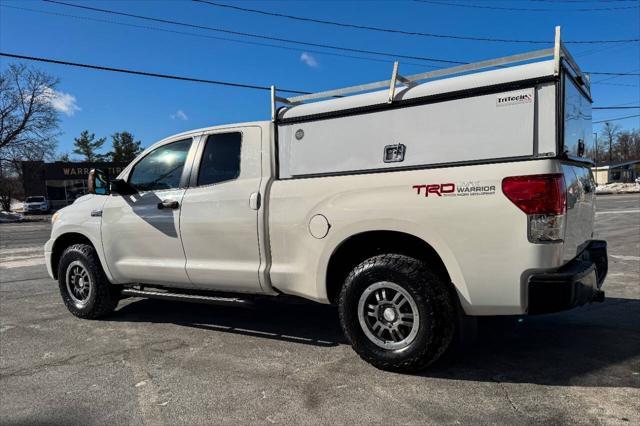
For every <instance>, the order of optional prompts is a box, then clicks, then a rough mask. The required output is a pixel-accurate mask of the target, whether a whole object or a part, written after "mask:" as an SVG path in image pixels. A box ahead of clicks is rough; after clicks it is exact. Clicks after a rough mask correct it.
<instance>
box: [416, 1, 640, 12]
mask: <svg viewBox="0 0 640 426" xmlns="http://www.w3.org/2000/svg"><path fill="white" fill-rule="evenodd" d="M414 1H416V2H418V3H428V4H434V5H438V6H456V7H467V8H473V9H490V10H507V11H519V12H597V11H611V10H625V9H637V8H638V7H640V6H613V7H611V6H608V7H589V8H578V9H553V8H541V7H539V8H533V7H528V8H522V7H504V6H486V5H484V6H481V5H478V4H466V3H451V2H444V1H434V0H414Z"/></svg>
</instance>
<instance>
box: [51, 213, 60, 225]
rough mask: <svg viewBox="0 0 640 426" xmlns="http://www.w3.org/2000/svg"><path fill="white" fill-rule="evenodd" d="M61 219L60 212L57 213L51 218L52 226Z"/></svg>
mask: <svg viewBox="0 0 640 426" xmlns="http://www.w3.org/2000/svg"><path fill="white" fill-rule="evenodd" d="M59 218H60V212H55V213H54V214H53V216H51V224H54V223H56V220H58V219H59Z"/></svg>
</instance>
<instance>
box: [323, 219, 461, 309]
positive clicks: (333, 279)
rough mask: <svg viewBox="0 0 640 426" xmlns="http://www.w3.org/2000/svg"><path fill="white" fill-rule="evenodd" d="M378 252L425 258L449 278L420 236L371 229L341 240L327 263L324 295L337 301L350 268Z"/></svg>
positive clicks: (330, 299)
mask: <svg viewBox="0 0 640 426" xmlns="http://www.w3.org/2000/svg"><path fill="white" fill-rule="evenodd" d="M380 253H397V254H404V255H406V256H411V257H413V258H416V259H420V260H423V261H425V262H426V263H427V264H428V265H429V266H430V267H431V268H432V269H433V272H434V273H436V274H438V275H440V276H441V277H444V278H445V279H446V280H447V282H451V279H450V277H449V273H448V272H447V269H446V268H445V266H444V263H443V262H442V259H441V258H440V256H439V255H438V253H436V251H435V250H434V249H433V247H431V246H430V245H429V244H427V243H426V242H424V241H423V240H422V239H420V238H418V237H416V236H414V235H411V234H405V233H403V232H397V231H370V232H363V233H361V234H356V235H353V236H351V237H349V238H348V239H347V240H345V241H343V242H342V243H341V244H340V245H339V246H338V248H337V249H336V251H335V252H334V253H333V255H332V256H331V259H330V260H329V265H328V266H327V279H326V285H327V296H328V298H329V301H331V303H334V304H335V302H336V300H337V297H338V294H339V293H340V288H341V287H342V284H343V283H344V280H345V278H346V277H347V275H348V274H349V272H350V271H351V270H352V269H353V268H354V267H355V266H356V265H358V264H359V263H360V262H362V261H364V260H365V259H368V258H370V257H372V256H375V255H377V254H380Z"/></svg>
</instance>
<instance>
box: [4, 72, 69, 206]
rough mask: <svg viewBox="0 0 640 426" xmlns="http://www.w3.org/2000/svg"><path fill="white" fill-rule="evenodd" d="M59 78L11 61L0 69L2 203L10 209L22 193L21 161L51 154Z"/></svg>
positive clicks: (37, 158) (54, 141)
mask: <svg viewBox="0 0 640 426" xmlns="http://www.w3.org/2000/svg"><path fill="white" fill-rule="evenodd" d="M57 83H58V80H57V79H56V78H55V77H52V76H50V75H48V74H46V73H44V72H42V71H40V70H37V69H33V68H29V67H27V66H25V65H22V64H20V65H16V64H12V65H9V67H8V68H7V69H6V70H5V71H3V72H2V73H0V202H1V203H0V204H1V207H2V208H3V209H5V210H8V209H9V206H10V203H11V198H15V197H19V196H21V195H20V194H21V192H22V191H21V179H20V177H21V174H22V167H20V162H21V161H24V160H43V159H45V158H48V157H51V156H52V155H53V153H54V152H55V148H56V137H57V136H58V124H59V119H58V112H57V111H56V109H55V108H54V106H53V104H52V100H53V98H54V96H55V93H56V92H55V90H54V88H55V86H56V84H57Z"/></svg>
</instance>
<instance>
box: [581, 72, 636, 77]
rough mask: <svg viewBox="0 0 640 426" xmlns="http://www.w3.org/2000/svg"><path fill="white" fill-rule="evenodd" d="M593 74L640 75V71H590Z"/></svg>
mask: <svg viewBox="0 0 640 426" xmlns="http://www.w3.org/2000/svg"><path fill="white" fill-rule="evenodd" d="M589 74H591V75H622V76H627V75H628V76H640V73H637V72H596V71H590V72H589Z"/></svg>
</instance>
